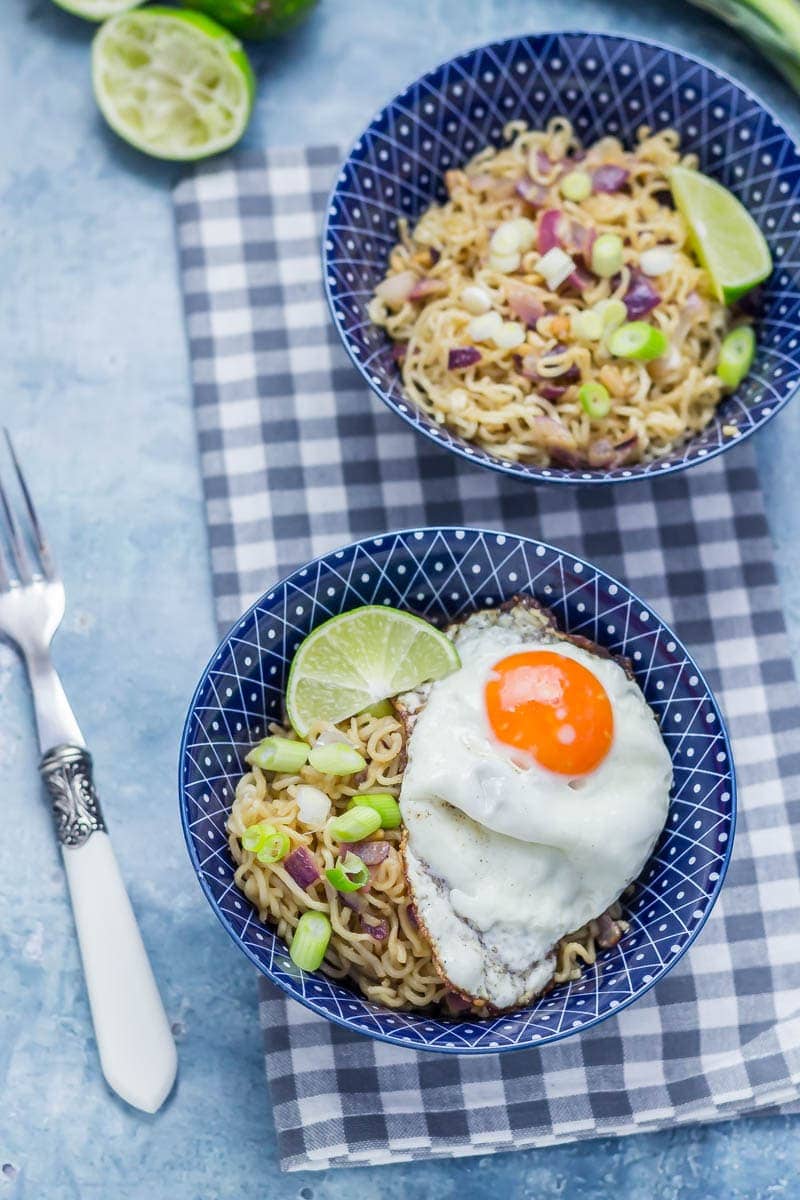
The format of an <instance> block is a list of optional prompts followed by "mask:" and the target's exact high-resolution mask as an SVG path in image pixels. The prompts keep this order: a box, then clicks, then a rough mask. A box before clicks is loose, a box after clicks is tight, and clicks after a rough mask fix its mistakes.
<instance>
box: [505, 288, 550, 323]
mask: <svg viewBox="0 0 800 1200" xmlns="http://www.w3.org/2000/svg"><path fill="white" fill-rule="evenodd" d="M508 307H509V308H510V309H511V312H512V313H513V314H514V316H515V317H519V319H520V321H522V323H523V325H527V327H528V329H535V327H536V322H537V321H538V320H539V318H540V317H543V316H544V305H543V304H541V303H540V301H539V299H538V297H537V296H536V294H535V293H534V292H532V291H531V290H530V288H524V287H515V288H512V289H511V290H510V291H509V293H508Z"/></svg>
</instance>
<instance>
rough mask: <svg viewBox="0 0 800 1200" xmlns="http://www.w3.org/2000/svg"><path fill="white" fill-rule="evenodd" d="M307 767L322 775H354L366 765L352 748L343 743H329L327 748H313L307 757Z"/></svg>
mask: <svg viewBox="0 0 800 1200" xmlns="http://www.w3.org/2000/svg"><path fill="white" fill-rule="evenodd" d="M308 762H309V765H310V766H312V767H313V768H314V770H315V771H319V772H320V774H322V775H355V773H356V771H363V770H364V767H365V766H366V765H367V763H366V760H365V759H364V758H362V757H361V755H360V754H359V753H358V751H357V750H356V749H355V747H354V746H347V745H345V743H344V742H330V743H329V744H328V745H327V746H315V747H314V749H313V750H312V751H311V753H310V754H309V756H308Z"/></svg>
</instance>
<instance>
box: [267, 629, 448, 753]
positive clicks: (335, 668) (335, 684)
mask: <svg viewBox="0 0 800 1200" xmlns="http://www.w3.org/2000/svg"><path fill="white" fill-rule="evenodd" d="M460 665H461V663H460V660H459V657H458V652H457V650H456V648H455V646H454V645H453V643H452V642H451V641H450V639H449V638H447V637H445V635H444V634H443V633H440V632H439V630H438V629H434V627H433V625H429V624H428V622H427V621H423V620H422V619H421V618H420V617H414V616H412V615H411V613H405V612H400V611H399V610H398V609H396V608H383V607H380V606H378V605H366V606H365V607H364V608H354V609H352V611H351V612H347V613H342V615H341V616H339V617H332V618H331V619H330V621H326V622H325V623H324V624H323V625H320V626H318V627H317V628H316V629H315V630H314V631H313V633H310V634H309V635H308V637H307V638H306V640H305V641H304V642H303V643H302V645H301V646H300V649H299V650H298V651H297V653H296V654H295V656H294V661H293V663H292V669H291V671H290V672H289V686H288V688H287V690H286V711H287V713H288V715H289V720H290V721H291V723H292V726H293V727H294V729H295V730H296V731H297V732H298V733H299V734H300V735H301V736H305V735H306V734H307V733H308V730H309V729H310V727H311V725H312V724H313V722H314V721H333V722H336V721H343V720H344V719H345V717H351V716H352V715H353V713H357V712H361V710H362V709H363V708H366V707H367V706H368V705H370V704H375V703H376V702H377V701H379V700H385V699H387V698H388V697H389V696H397V695H398V694H399V693H400V692H408V691H411V690H412V689H413V688H417V687H419V686H420V684H423V683H427V682H428V681H429V680H432V679H441V678H442V677H443V676H445V675H449V674H450V672H451V671H455V670H457V669H458V667H459V666H460Z"/></svg>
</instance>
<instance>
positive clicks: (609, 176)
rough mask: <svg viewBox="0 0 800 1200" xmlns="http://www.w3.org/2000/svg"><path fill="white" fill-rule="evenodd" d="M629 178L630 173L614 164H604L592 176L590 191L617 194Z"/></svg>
mask: <svg viewBox="0 0 800 1200" xmlns="http://www.w3.org/2000/svg"><path fill="white" fill-rule="evenodd" d="M629 178H630V171H629V170H628V169H627V168H626V167H620V166H617V164H616V163H605V164H604V165H603V166H602V167H598V168H597V170H596V171H595V172H594V174H593V175H592V190H593V191H595V192H607V193H611V192H619V191H621V189H622V188H624V187H625V184H626V183H627V182H628V179H629Z"/></svg>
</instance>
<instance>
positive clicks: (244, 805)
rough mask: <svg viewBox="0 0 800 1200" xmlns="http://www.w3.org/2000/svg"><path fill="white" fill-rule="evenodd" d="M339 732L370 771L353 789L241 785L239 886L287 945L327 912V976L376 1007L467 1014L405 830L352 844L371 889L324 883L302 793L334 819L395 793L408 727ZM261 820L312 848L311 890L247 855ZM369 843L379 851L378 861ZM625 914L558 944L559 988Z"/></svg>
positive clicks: (322, 855)
mask: <svg viewBox="0 0 800 1200" xmlns="http://www.w3.org/2000/svg"><path fill="white" fill-rule="evenodd" d="M336 728H337V727H335V726H325V725H324V724H322V723H320V724H319V725H318V726H317V727H316V728H314V729H313V730H312V732H311V735H310V736H311V737H312V739H314V738H318V737H320V736H322V737H331V736H333V735H334V733H335V730H336ZM270 732H271V733H273V734H278V735H282V736H284V737H288V736H291V733H290V731H289V730H287V729H285V728H283V727H282V726H279V725H274V726H272V728H271V730H270ZM339 732H341V733H344V734H345V736H346V738H347V740H348V742H349V743H350V744H351V745H354V746H355V747H356V748H357V749H358V750H359V751H360V753H361V754H362V755H363V757H364V758H365V760H366V763H367V766H366V770H365V772H364V774H363V777H362V778H361V779H360V780H359V781H358V782H357V783H356V782H355V781H354V780H352V779H350V778H345V779H343V780H338V779H334V778H332V777H330V776H323V775H320V773H319V772H317V771H315V770H314V769H313V768H312V767H310V766H307V765H306V766H303V767H302V768H301V769H300V772H299V773H298V774H294V775H289V774H272V773H269V774H266V773H265V772H264V771H262V770H260V769H259V768H258V767H253V768H252V770H251V771H249V772H248V773H247V774H246V775H244V776H243V777H242V778H241V779H240V780H239V783H238V785H237V788H236V796H235V799H234V803H233V808H232V811H231V815H230V818H229V821H228V835H229V838H228V844H229V847H230V851H231V854H232V856H233V858H234V861H235V862H236V872H235V876H234V878H235V881H236V885H237V886H238V887H239V888H241V890H242V891H243V892H244V894H245V895H246V896H247V898H248V900H250V901H251V903H252V904H253V905H254V906H255V908H256V909H257V910H258V914H259V917H260V919H261V920H262V921H267V922H269V924H271V925H272V926H274V928H275V930H276V932H277V934H278V936H279V937H281V938H282V939H283V940H284V941H285V942H287V944H289V945H291V942H292V937H293V934H294V931H295V929H296V927H297V923H298V921H299V919H300V917H301V916H302V914H303V913H304V912H306V911H308V910H315V911H317V912H322V913H325V914H326V915H327V916H328V917H329V918H330V922H331V931H332V932H331V939H330V943H329V946H328V950H327V953H326V955H325V959H324V961H323V963H322V970H323V971H324V972H325V973H326V974H327V975H330V976H331V977H332V978H334V979H345V978H348V979H350V980H352V982H353V983H355V984H356V985H357V986H358V987H359V988H360V990H361V991H362V992H363V994H364V995H365V996H366V997H367V998H368V999H369V1000H372V1001H374V1002H375V1003H376V1004H382V1005H384V1006H385V1007H386V1008H393V1009H419V1008H428V1007H432V1006H438V1005H443V1006H444V1007H445V1009H447V1008H449V1009H450V1010H451V1011H453V1012H454V1013H457V1012H461V1011H464V1010H465V1009H466V1007H467V1006H466V1005H465V1004H464V1003H463V1002H462V1001H461V998H460V997H459V996H458V995H457V994H455V993H454V992H452V991H449V990H448V989H447V987H446V986H445V985H444V983H443V982H442V979H441V978H440V976H439V974H438V973H437V971H436V968H435V965H434V961H433V955H432V951H431V946H430V943H429V942H428V941H427V940H426V938H425V936H424V934H423V933H422V932H421V930H420V928H419V924H418V921H417V918H416V914H415V910H414V905H413V902H412V898H411V895H410V894H409V890H408V885H407V882H406V877H405V874H404V871H403V863H402V859H401V855H400V847H401V842H402V837H403V831H402V829H392V830H381V831H380V833H379V834H376V835H374V836H373V837H372V838H371V839H370V840H369V842H364V843H362V844H361V845H360V846H358V847H356V850H357V852H358V853H359V854H360V855H361V856H362V857H363V858H364V861H369V860H370V859H376V860H379V861H374V862H373V865H371V866H370V882H369V890H368V891H363V890H362V891H359V892H358V893H351V894H349V895H343V894H341V893H339V892H337V891H336V889H335V888H333V887H332V886H331V885H330V884H329V883H326V882H325V871H326V870H330V869H331V868H332V867H333V866H334V864H335V862H336V860H337V858H338V855H339V847H338V845H337V843H336V842H335V840H334V839H333V838H332V837H331V834H330V831H329V829H328V828H327V827H326V826H325V825H323V826H322V827H321V828H309V827H308V826H305V825H303V824H302V823H301V822H300V820H299V805H298V800H297V792H298V788H301V787H304V786H311V787H315V788H319V789H320V790H322V791H324V793H325V795H326V796H327V797H328V799H329V800H330V804H331V809H330V811H331V813H332V814H338V813H341V812H344V811H345V810H346V807H347V803H348V801H349V800H350V798H351V797H352V796H353V795H355V794H356V793H358V792H361V793H368V792H375V791H377V790H379V791H381V792H387V793H390V794H392V795H394V796H397V795H399V792H400V784H401V782H402V774H403V773H402V763H403V759H404V756H405V737H404V733H403V728H402V725H401V723H400V721H399V720H398V719H397V718H396V717H394V716H386V717H377V718H376V717H373V716H370V715H369V714H368V713H365V714H361V715H360V716H358V717H353V718H351V719H350V720H349V721H345V722H342V723H341V725H340V726H339ZM262 821H266V822H269V824H271V825H273V826H275V827H276V828H277V829H279V830H280V831H282V832H285V833H286V835H287V836H288V838H289V840H290V842H291V846H292V849H296V848H297V847H298V846H304V847H306V848H307V849H308V851H309V853H310V854H311V855H312V857H313V859H314V862H315V863H316V865H317V867H318V869H319V875H320V880H319V883H318V884H317V886H316V888H315V889H314V890H313V891H312V892H309V891H308V890H306V889H304V888H301V887H300V885H299V884H298V883H297V882H296V881H295V880H294V879H293V878H292V876H291V874H289V872H288V871H287V870H286V867H285V866H284V865H283V863H282V862H278V863H274V864H271V865H265V864H262V863H260V862H259V861H258V859H257V858H256V856H255V855H254V854H253V853H251V852H250V851H248V850H245V849H243V847H242V842H241V837H242V834H243V833H244V831H245V830H246V829H247V828H248V827H250V826H252V825H254V824H256V823H257V822H262ZM368 845H372V846H373V847H374V851H373V853H372V854H370V851H369V850H368V849H367V848H366V847H367V846H368ZM619 913H620V909H619V906H614V908H613V909H612V911H611V912H610V913H609V914H608V917H605V918H604V919H602V920H601V921H592V922H590V923H589V924H587V925H586V926H585V927H584V928H582V929H580V930H578V931H577V932H576V933H574V934H570V935H568V936H567V937H565V938H563V939H562V940H561V942H560V943H559V945H558V950H557V953H558V961H557V966H556V971H555V975H554V977H553V982H554V983H564V982H567V981H569V980H573V979H577V978H579V977H580V975H581V972H582V969H583V967H584V966H590V965H592V964H593V963H594V961H595V959H596V957H597V953H598V949H599V947H600V945H601V944H602V945H603V946H608V945H610V944H612V941H613V940H616V939H617V938H618V937H619V935H620V933H621V932H624V930H625V929H627V924H626V923H625V922H624V921H623V920H621V919H620V918H619ZM614 918H617V919H616V920H614ZM478 1011H479V1010H478Z"/></svg>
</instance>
